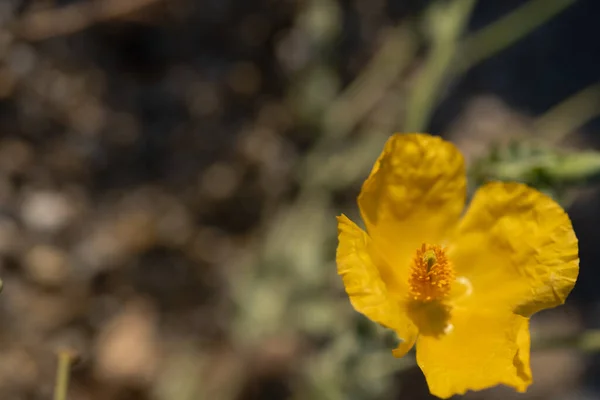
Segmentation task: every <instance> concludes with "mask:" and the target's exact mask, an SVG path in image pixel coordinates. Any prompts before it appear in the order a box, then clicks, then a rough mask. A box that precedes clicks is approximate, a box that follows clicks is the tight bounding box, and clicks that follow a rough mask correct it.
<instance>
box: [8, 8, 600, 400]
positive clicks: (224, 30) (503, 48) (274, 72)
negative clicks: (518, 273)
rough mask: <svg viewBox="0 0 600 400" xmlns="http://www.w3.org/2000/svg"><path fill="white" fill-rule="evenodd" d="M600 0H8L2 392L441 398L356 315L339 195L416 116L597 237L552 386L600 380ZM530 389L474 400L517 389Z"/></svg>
mask: <svg viewBox="0 0 600 400" xmlns="http://www.w3.org/2000/svg"><path fill="white" fill-rule="evenodd" d="M598 15H600V2H598V1H596V0H503V1H495V0H478V1H476V0H437V1H424V0H422V1H419V0H245V1H241V0H238V1H234V0H2V1H0V277H1V279H2V280H3V284H4V289H3V292H2V293H1V294H0V398H2V399H6V400H19V399H50V398H52V395H53V391H54V385H55V384H54V380H55V374H56V371H57V354H64V352H68V353H69V354H75V355H76V361H75V362H74V363H73V365H72V375H71V382H70V385H69V399H71V400H104V399H107V400H108V399H116V400H125V399H132V400H134V399H152V400H196V399H215V400H252V399H257V400H258V399H266V400H271V399H273V400H278V399H294V400H304V399H315V400H321V399H332V400H335V399H350V400H354V399H356V400H366V399H417V400H418V399H429V398H432V397H431V396H430V395H428V391H427V387H426V385H425V382H424V379H423V376H422V374H421V372H420V371H419V369H418V368H417V367H415V365H414V354H412V353H411V354H409V355H408V356H407V357H405V358H403V359H400V360H397V359H394V358H393V357H392V356H391V351H390V350H391V348H392V346H393V345H394V339H393V337H392V336H391V335H390V333H389V332H386V331H384V330H383V329H379V328H377V327H376V326H374V325H375V324H372V323H370V322H369V321H367V320H366V319H365V318H363V317H362V316H361V315H359V314H357V313H356V312H354V311H353V310H352V308H351V306H350V304H349V302H348V299H347V297H346V295H345V294H344V291H343V288H342V285H341V280H340V279H339V277H338V276H337V274H336V267H335V261H334V256H335V247H336V244H337V239H336V223H335V218H334V217H335V216H336V215H339V214H340V213H342V212H344V213H346V214H347V215H349V216H351V217H353V218H354V219H355V220H356V219H357V218H358V217H357V215H358V213H357V208H356V196H357V194H358V191H359V189H360V185H361V183H362V182H363V180H364V179H365V177H366V176H367V175H368V172H369V170H370V168H371V166H372V164H373V162H374V161H375V159H376V157H377V156H378V154H379V152H380V151H381V149H382V146H383V143H384V142H385V140H386V139H387V137H389V136H390V135H391V134H392V133H393V132H397V131H425V132H431V133H434V134H438V135H441V136H443V137H444V138H446V139H448V140H451V141H453V142H454V143H456V144H457V145H458V146H459V147H460V149H461V150H462V151H463V152H464V154H465V157H466V159H467V161H468V163H469V178H470V185H471V190H473V189H475V188H476V187H477V186H478V185H479V184H481V183H482V182H483V181H485V180H486V179H503V180H518V181H522V182H527V183H529V184H531V185H534V186H535V187H537V188H539V189H540V190H544V191H546V192H547V193H549V194H550V195H552V196H553V197H554V198H555V199H557V200H558V201H560V202H561V203H562V204H563V205H564V206H565V207H566V208H567V209H568V210H569V213H570V215H571V217H572V219H573V223H574V225H575V230H576V232H577V235H578V237H579V239H580V247H581V275H580V279H579V282H578V284H577V286H576V289H575V291H574V292H573V294H572V296H571V297H570V298H569V301H568V302H567V305H565V306H564V307H561V308H558V309H555V310H550V311H546V312H543V313H541V314H540V315H536V316H535V317H534V318H533V322H532V340H533V347H534V350H533V357H532V366H533V374H534V381H535V383H534V385H533V386H532V387H531V389H530V390H529V392H528V393H527V395H521V396H519V398H526V399H598V398H600V361H599V359H598V358H597V357H596V356H595V353H596V351H598V350H600V334H599V333H598V331H597V330H596V329H597V328H600V307H599V304H600V292H599V291H598V283H597V282H599V281H600V274H599V273H598V272H597V271H598V269H597V268H596V264H597V263H598V262H599V261H600V246H598V244H597V237H598V236H599V235H600V230H599V228H598V227H599V226H600V197H599V196H600V191H599V188H600V186H598V183H599V182H600V180H599V179H598V178H600V153H598V152H597V150H596V149H598V148H600V136H599V134H600V118H598V115H599V114H600V83H599V82H600V40H598V39H599V38H600V26H599V24H598ZM512 397H515V395H514V394H513V393H512V391H510V390H506V389H502V388H499V389H493V390H488V391H484V392H480V393H471V394H469V395H467V396H466V398H469V399H508V398H512Z"/></svg>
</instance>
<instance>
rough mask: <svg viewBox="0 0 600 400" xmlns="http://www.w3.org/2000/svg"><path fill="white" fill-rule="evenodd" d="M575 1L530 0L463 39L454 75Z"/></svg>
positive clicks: (510, 43) (513, 40) (518, 37)
mask: <svg viewBox="0 0 600 400" xmlns="http://www.w3.org/2000/svg"><path fill="white" fill-rule="evenodd" d="M575 1H576V0H531V1H529V2H527V3H525V4H523V5H522V6H521V7H519V8H518V9H517V10H515V11H513V12H511V13H510V14H508V15H507V16H505V17H503V18H501V19H499V20H498V21H496V22H494V23H492V24H489V25H487V26H486V27H485V28H483V29H481V30H480V31H479V32H475V33H473V34H472V35H470V36H469V37H467V38H465V40H464V42H463V44H462V50H461V54H460V57H459V58H458V59H457V60H456V61H457V64H456V67H455V73H457V74H460V73H463V72H465V71H466V70H468V69H469V68H471V67H473V66H474V65H476V64H479V63H480V62H481V61H483V60H485V59H487V58H489V57H491V56H493V55H495V54H497V53H499V52H500V51H502V50H504V49H505V48H507V47H509V46H510V45H512V44H514V43H516V42H517V41H518V40H519V39H522V38H523V37H524V36H526V35H527V34H529V33H530V32H532V31H533V30H534V29H536V28H538V27H540V26H541V25H543V24H544V23H545V22H547V21H548V20H549V19H551V18H552V17H554V16H556V15H558V14H559V13H560V12H561V11H563V10H564V9H566V8H567V7H569V6H571V5H572V4H574V3H575Z"/></svg>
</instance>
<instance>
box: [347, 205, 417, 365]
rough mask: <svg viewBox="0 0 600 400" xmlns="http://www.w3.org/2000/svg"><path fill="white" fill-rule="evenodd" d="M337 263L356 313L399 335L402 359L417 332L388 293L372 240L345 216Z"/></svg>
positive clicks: (397, 351)
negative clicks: (373, 254) (373, 251)
mask: <svg viewBox="0 0 600 400" xmlns="http://www.w3.org/2000/svg"><path fill="white" fill-rule="evenodd" d="M337 220H338V238H339V244H338V248H337V254H336V260H337V270H338V274H339V275H340V276H341V277H342V279H343V281H344V286H345V288H346V293H347V294H348V297H350V302H351V303H352V306H353V307H354V309H355V310H356V311H358V312H360V313H362V314H364V315H365V316H367V317H368V318H369V319H371V320H373V321H375V322H377V323H379V324H381V325H383V326H385V327H387V328H390V329H393V330H394V331H396V333H397V334H398V335H399V336H400V338H402V340H403V343H401V344H400V346H399V347H398V349H396V350H395V351H394V355H395V356H396V357H401V356H403V355H404V354H406V352H407V351H408V350H410V348H411V347H412V346H413V345H414V342H415V339H416V335H417V331H416V327H415V326H414V324H413V323H412V322H411V321H410V319H409V318H408V316H407V315H406V313H404V312H403V310H402V309H401V308H400V304H399V302H398V301H396V299H394V298H393V297H392V296H390V294H389V293H388V288H387V286H386V284H385V283H384V281H383V280H382V278H381V275H380V272H379V269H378V268H377V264H380V263H381V262H382V261H381V260H378V259H377V257H374V256H372V250H373V249H372V246H371V244H370V242H371V238H370V237H369V236H368V235H367V233H366V232H365V231H363V230H362V229H360V228H359V227H358V226H356V224H355V223H354V222H352V221H351V220H350V219H348V217H346V216H345V215H342V216H339V217H338V218H337Z"/></svg>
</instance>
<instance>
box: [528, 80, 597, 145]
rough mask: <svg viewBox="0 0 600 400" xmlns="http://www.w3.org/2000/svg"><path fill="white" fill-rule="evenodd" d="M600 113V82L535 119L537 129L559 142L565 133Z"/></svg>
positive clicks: (551, 140)
mask: <svg viewBox="0 0 600 400" xmlns="http://www.w3.org/2000/svg"><path fill="white" fill-rule="evenodd" d="M598 115H600V82H599V83H596V84H594V85H591V86H588V87H586V88H585V89H583V90H581V91H579V92H577V93H576V94H574V95H573V96H571V97H569V98H567V99H566V100H563V101H562V102H561V103H559V104H558V105H556V106H554V107H553V108H551V109H550V110H549V111H547V112H546V113H545V114H544V115H542V116H541V117H539V118H538V119H537V120H536V121H535V125H534V127H535V130H536V131H537V132H539V133H540V134H542V135H543V137H544V138H545V139H546V140H548V141H549V142H551V143H554V144H557V143H558V142H560V141H561V140H562V139H563V138H564V137H565V135H568V134H569V133H571V132H573V131H574V130H575V129H577V128H579V127H581V126H583V125H585V124H586V123H587V122H589V121H590V120H592V119H593V118H595V117H597V116H598Z"/></svg>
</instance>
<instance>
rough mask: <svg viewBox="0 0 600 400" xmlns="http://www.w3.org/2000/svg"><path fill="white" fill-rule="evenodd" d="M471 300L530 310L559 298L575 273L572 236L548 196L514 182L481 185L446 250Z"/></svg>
mask: <svg viewBox="0 0 600 400" xmlns="http://www.w3.org/2000/svg"><path fill="white" fill-rule="evenodd" d="M450 257H451V259H452V261H453V262H454V267H455V270H456V273H457V275H462V276H465V277H467V278H468V279H469V280H470V281H471V284H472V287H473V292H472V298H473V299H474V301H478V302H485V303H486V304H491V303H492V302H493V303H495V304H497V306H498V307H501V308H509V309H511V310H514V312H516V313H518V314H520V315H523V316H530V315H531V314H533V313H535V312H537V311H539V310H541V309H544V308H550V307H555V306H557V305H559V304H562V303H564V301H565V299H566V297H567V295H568V294H569V292H570V291H571V289H572V288H573V286H574V285H575V281H576V280H577V275H578V273H579V258H578V247H577V237H576V236H575V233H574V232H573V227H572V225H571V221H570V220H569V217H568V216H567V214H566V213H565V212H564V210H563V209H562V208H561V207H560V206H559V205H558V204H557V203H556V202H554V201H553V200H552V199H551V198H549V197H548V196H546V195H544V194H542V193H540V192H538V191H537V190H535V189H532V188H529V187H527V186H526V185H523V184H520V183H501V182H494V183H489V184H487V185H484V186H483V187H481V188H480V189H479V190H478V191H477V193H476V194H475V197H474V199H473V201H472V203H471V205H470V207H469V211H468V212H467V214H466V215H465V217H464V219H463V220H462V221H461V224H460V227H459V229H458V232H457V237H456V239H455V242H454V247H453V248H452V250H451V253H450Z"/></svg>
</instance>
